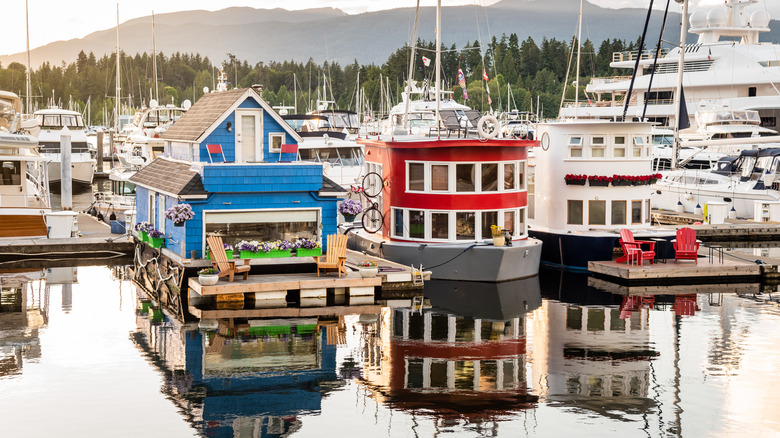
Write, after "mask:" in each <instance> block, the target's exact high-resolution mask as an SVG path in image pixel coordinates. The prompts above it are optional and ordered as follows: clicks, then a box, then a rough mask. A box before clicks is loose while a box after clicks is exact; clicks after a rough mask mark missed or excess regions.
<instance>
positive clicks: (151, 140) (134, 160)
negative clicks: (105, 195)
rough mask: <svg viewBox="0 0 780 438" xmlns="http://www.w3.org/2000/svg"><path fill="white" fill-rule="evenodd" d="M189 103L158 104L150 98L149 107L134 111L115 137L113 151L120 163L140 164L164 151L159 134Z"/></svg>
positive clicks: (188, 106)
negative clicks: (179, 104)
mask: <svg viewBox="0 0 780 438" xmlns="http://www.w3.org/2000/svg"><path fill="white" fill-rule="evenodd" d="M190 106H191V104H190V101H189V100H185V101H184V103H183V104H182V106H181V107H175V106H173V105H167V106H159V105H158V104H157V101H155V100H154V99H152V101H151V102H150V104H149V107H148V108H147V107H143V108H141V109H140V110H138V111H136V113H135V116H134V118H133V122H132V123H129V124H127V125H125V126H124V127H123V128H122V130H121V131H119V132H118V133H117V135H116V136H115V137H114V149H115V150H114V154H115V155H116V157H117V159H118V160H119V162H120V165H121V166H125V167H126V166H128V165H132V166H137V167H143V166H145V165H146V164H148V163H150V162H152V160H154V159H155V158H156V157H157V156H159V155H161V154H162V153H163V151H164V146H163V141H162V139H161V138H160V135H162V133H164V132H165V131H167V130H168V128H169V127H170V126H171V125H172V124H173V123H174V122H175V121H176V120H178V119H179V118H180V117H181V116H182V114H184V113H185V112H186V111H187V110H188V109H189V108H190Z"/></svg>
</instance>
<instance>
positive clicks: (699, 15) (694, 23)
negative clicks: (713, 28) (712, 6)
mask: <svg viewBox="0 0 780 438" xmlns="http://www.w3.org/2000/svg"><path fill="white" fill-rule="evenodd" d="M690 23H691V29H701V28H704V27H707V13H706V12H704V11H703V10H701V9H699V10H696V11H693V13H692V14H691V20H690Z"/></svg>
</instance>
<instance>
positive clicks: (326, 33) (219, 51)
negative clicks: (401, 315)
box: [0, 0, 780, 66]
mask: <svg viewBox="0 0 780 438" xmlns="http://www.w3.org/2000/svg"><path fill="white" fill-rule="evenodd" d="M578 12H579V0H555V1H549V0H504V1H502V2H499V3H496V4H494V5H492V6H488V7H484V8H482V7H476V6H456V7H445V8H444V9H443V12H442V30H443V33H442V38H443V42H444V44H445V45H446V46H450V45H452V44H455V45H456V46H457V47H463V46H464V45H465V44H466V43H467V42H474V41H481V42H482V43H483V44H488V43H489V42H490V40H491V39H492V36H494V35H495V36H497V37H499V38H500V36H501V35H502V34H507V35H509V34H510V33H516V34H517V35H518V37H519V38H520V40H521V41H522V40H524V39H526V38H527V37H529V36H530V37H532V38H533V39H534V41H536V43H537V44H540V43H541V41H542V39H543V38H548V39H551V38H556V39H558V40H566V41H570V40H571V38H572V36H573V35H574V33H575V30H576V25H577V15H578ZM435 14H436V13H435V8H432V7H427V8H421V11H420V19H419V23H420V24H419V26H418V29H419V31H418V36H419V38H422V39H425V40H428V41H432V40H434V39H435V34H434V27H435ZM645 14H646V10H645V9H636V8H627V9H606V8H601V7H598V6H596V5H593V4H590V3H587V2H586V3H585V10H584V14H583V17H584V18H583V31H582V38H583V40H584V39H590V40H591V41H592V42H593V44H594V46H595V47H598V46H599V44H600V43H601V41H603V40H604V39H612V38H617V39H625V40H630V41H634V40H636V39H637V38H638V37H639V34H640V32H641V29H642V27H643V25H644V19H645ZM661 17H662V13H661V12H658V11H656V12H654V14H653V20H652V24H651V26H650V33H649V35H652V36H651V37H650V38H651V40H655V39H656V38H657V34H658V31H659V29H660V21H661ZM151 23H152V19H151V16H149V17H144V18H137V19H133V20H129V21H127V22H125V23H122V24H120V27H119V39H120V48H121V50H122V51H123V52H125V53H127V54H130V55H134V54H136V53H142V52H151V51H152V26H151ZM413 23H414V9H413V8H402V9H391V10H385V11H379V12H369V13H363V14H358V15H348V14H346V13H344V12H343V11H341V10H338V9H333V8H319V9H308V10H303V11H287V10H284V9H254V8H249V7H232V8H227V9H223V10H220V11H215V12H209V11H202V10H198V11H186V12H175V13H168V14H160V15H156V16H155V34H156V37H155V38H156V45H157V50H158V51H159V52H162V53H164V54H166V55H170V54H172V53H174V52H181V53H200V54H201V55H203V56H208V57H209V58H210V59H211V60H212V62H220V61H222V60H224V59H227V55H226V54H227V53H232V54H234V55H236V56H237V58H238V59H240V60H247V61H248V62H249V63H250V64H255V63H257V62H261V61H263V62H268V61H286V60H294V61H299V62H306V61H307V60H308V59H309V58H310V57H311V58H312V59H314V61H316V62H322V61H325V60H329V61H335V62H339V63H340V64H342V65H345V64H350V63H352V62H353V61H355V60H357V61H358V62H359V63H361V64H369V63H376V64H381V63H383V62H385V61H386V60H387V57H388V56H389V55H390V54H391V53H392V52H394V51H395V50H397V49H398V48H400V47H402V46H403V45H404V44H405V43H407V42H408V41H409V39H410V37H411V33H412V32H411V29H412V26H413ZM679 23H680V15H679V14H677V13H670V14H669V18H668V21H667V27H666V38H665V39H666V40H667V41H670V42H676V41H678V40H679V30H677V29H679ZM771 27H772V29H773V30H772V32H770V35H764V36H763V38H762V40H763V41H778V39H779V38H780V24H778V22H776V21H772V23H771ZM115 32H116V31H115V28H112V29H108V30H103V31H98V32H94V33H91V34H89V35H87V36H85V37H84V38H81V39H72V40H68V41H57V42H54V43H51V44H47V45H45V46H42V47H39V48H36V49H34V50H32V51H31V59H32V64H33V66H38V65H40V64H41V63H43V62H45V61H48V62H50V63H52V64H55V65H59V64H60V63H61V62H62V61H65V62H72V61H74V60H75V59H76V56H77V55H78V53H79V52H80V51H81V50H83V51H84V52H86V53H89V52H94V53H95V55H96V56H98V57H100V56H102V55H103V54H107V53H112V52H114V51H115V47H116V33H115ZM694 40H695V36H689V40H688V41H694ZM654 44H655V42H654V41H653V42H652V43H650V45H654ZM14 61H16V62H22V63H24V62H25V56H24V54H23V53H18V54H14V55H7V56H0V63H1V64H2V65H4V66H7V65H8V64H9V63H11V62H14Z"/></svg>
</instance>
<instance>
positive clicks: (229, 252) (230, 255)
mask: <svg viewBox="0 0 780 438" xmlns="http://www.w3.org/2000/svg"><path fill="white" fill-rule="evenodd" d="M225 256H226V257H227V258H229V259H232V258H233V250H232V249H226V250H225ZM206 258H207V259H209V260H211V251H206ZM245 258H246V257H245Z"/></svg>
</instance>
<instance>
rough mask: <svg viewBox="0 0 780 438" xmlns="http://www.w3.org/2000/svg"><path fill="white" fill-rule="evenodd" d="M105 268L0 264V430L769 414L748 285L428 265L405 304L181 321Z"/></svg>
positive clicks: (763, 326) (527, 423)
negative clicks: (9, 269) (640, 287)
mask: <svg viewBox="0 0 780 438" xmlns="http://www.w3.org/2000/svg"><path fill="white" fill-rule="evenodd" d="M74 272H75V273H74ZM124 273H125V271H124V270H123V269H120V268H115V269H112V268H107V267H81V268H78V269H77V270H73V269H72V268H65V269H53V270H51V271H50V272H40V271H39V272H29V273H25V274H23V275H24V276H25V278H21V279H20V278H19V276H20V275H21V274H16V279H15V280H13V279H9V278H8V277H6V278H5V279H4V280H3V284H4V286H3V295H2V300H1V301H0V306H1V307H0V413H2V414H0V417H1V418H2V419H3V421H2V425H3V426H2V427H3V429H2V430H3V436H8V437H16V436H25V437H43V436H59V437H76V436H78V437H81V436H112V437H137V436H165V437H189V436H208V437H211V436H216V437H249V436H296V437H322V436H345V437H352V436H398V437H407V436H420V437H428V436H440V435H444V436H459V437H460V436H464V437H481V436H539V437H547V436H550V437H557V436H566V435H573V434H577V436H620V437H624V436H649V437H667V436H692V437H693V436H708V437H727V436H736V435H739V436H758V435H761V436H773V435H776V434H778V433H780V423H779V421H780V420H778V417H777V415H776V412H777V411H778V408H780V395H778V394H777V393H776V391H775V390H774V388H776V387H777V385H778V384H780V352H779V351H778V349H777V348H776V346H777V345H778V341H779V339H778V338H780V335H778V331H777V330H776V328H777V327H778V324H780V307H778V306H780V304H778V303H776V302H775V301H773V300H772V299H766V298H767V297H766V295H767V294H763V295H761V294H759V295H755V296H754V295H743V296H738V295H736V294H734V293H722V294H720V293H713V294H709V293H708V294H699V295H684V294H680V293H679V292H680V291H681V289H680V288H668V289H665V290H663V292H664V294H663V295H661V294H656V295H655V296H645V297H637V298H634V297H632V298H624V297H623V296H621V295H612V294H609V293H605V292H600V291H598V290H596V289H593V288H592V287H588V286H587V278H586V277H584V276H562V275H560V273H557V272H544V273H543V275H542V276H541V278H539V279H533V280H529V281H521V282H513V283H504V284H501V285H499V286H495V285H484V284H470V283H456V282H440V283H434V282H431V283H428V284H427V285H426V295H427V296H428V299H429V302H430V304H431V306H432V308H431V309H425V310H424V311H422V312H421V313H420V312H417V311H413V310H412V308H411V306H410V303H408V302H404V301H397V302H395V303H394V305H396V306H398V307H395V308H390V307H383V308H381V309H378V311H377V312H376V313H375V314H363V315H346V316H343V317H323V318H319V319H316V318H315V319H313V320H312V319H297V320H288V321H286V322H278V321H277V322H276V323H275V327H273V328H268V327H266V328H260V327H250V325H249V324H247V321H244V320H235V321H233V324H232V325H231V323H230V321H227V320H225V321H219V322H215V325H214V326H213V327H210V328H208V329H206V328H204V329H199V328H198V325H197V324H182V323H180V322H178V321H176V320H175V319H171V318H169V317H164V316H162V315H161V314H160V313H159V312H156V311H155V310H154V309H152V310H150V311H147V312H146V313H143V312H140V311H138V309H139V308H141V307H143V305H142V304H141V298H142V295H143V294H142V293H141V292H139V291H138V290H137V289H136V287H135V286H134V285H133V284H132V283H131V282H130V281H128V280H123V279H121V278H123V276H124V275H125V274H124ZM41 274H44V275H45V277H46V278H45V279H42V280H37V279H35V278H36V276H37V277H40V276H42V275H41ZM74 280H75V282H73V281H74ZM71 282H73V284H68V283H71ZM758 287H759V286H758V285H756V289H755V291H758V290H759V289H758ZM19 290H21V292H16V291H19ZM540 292H541V293H540ZM22 296H23V297H24V302H22V300H21V298H22ZM23 308H24V309H26V310H25V311H22V309H23ZM621 316H623V318H621ZM236 331H243V332H244V333H245V334H243V335H239V336H234V333H235V332H236ZM250 331H251V333H249V332H250ZM280 332H286V333H282V334H279V333H280Z"/></svg>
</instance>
